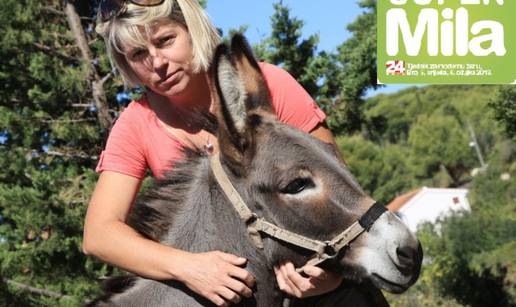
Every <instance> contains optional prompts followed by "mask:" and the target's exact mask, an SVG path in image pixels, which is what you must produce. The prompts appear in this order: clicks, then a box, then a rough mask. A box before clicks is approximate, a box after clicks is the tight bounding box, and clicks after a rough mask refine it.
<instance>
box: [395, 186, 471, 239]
mask: <svg viewBox="0 0 516 307" xmlns="http://www.w3.org/2000/svg"><path fill="white" fill-rule="evenodd" d="M466 194H468V190H466V189H438V188H427V187H423V188H420V189H417V190H414V191H411V192H408V193H405V194H403V195H400V196H398V197H396V198H395V199H394V200H393V201H391V202H390V203H389V204H388V205H387V208H388V209H389V211H391V212H394V213H396V215H398V216H399V217H400V218H401V220H402V221H403V222H404V223H405V224H407V226H408V227H409V229H410V230H411V231H413V232H415V231H416V230H417V227H418V226H419V225H420V224H422V223H424V222H431V223H435V222H436V221H437V219H438V218H439V217H443V216H447V215H450V214H452V213H454V212H460V211H471V207H470V206H469V202H468V199H467V198H466Z"/></svg>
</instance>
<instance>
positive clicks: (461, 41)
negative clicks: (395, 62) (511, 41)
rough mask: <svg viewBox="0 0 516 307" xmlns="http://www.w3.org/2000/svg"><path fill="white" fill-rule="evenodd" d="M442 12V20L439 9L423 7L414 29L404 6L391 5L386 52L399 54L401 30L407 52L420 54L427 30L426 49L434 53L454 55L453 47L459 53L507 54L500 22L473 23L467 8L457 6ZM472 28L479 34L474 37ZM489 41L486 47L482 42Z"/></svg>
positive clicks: (480, 54)
mask: <svg viewBox="0 0 516 307" xmlns="http://www.w3.org/2000/svg"><path fill="white" fill-rule="evenodd" d="M441 15H442V18H441V20H442V22H440V21H439V19H440V18H439V11H438V10H436V9H422V10H421V12H420V13H419V16H418V22H417V24H416V28H415V31H414V33H411V31H410V25H409V22H408V20H407V12H406V11H405V10H404V9H397V8H394V9H390V10H389V11H388V12H387V54H388V55H390V56H395V55H398V52H399V48H398V47H399V43H400V40H399V32H401V34H402V38H403V40H402V41H403V43H404V46H405V49H406V50H407V54H408V55H412V56H416V55H418V54H419V51H420V50H421V43H422V41H423V36H424V35H425V34H426V37H427V52H428V55H431V56H437V55H439V51H440V52H441V53H440V54H441V55H444V56H450V55H453V54H454V51H455V54H456V55H460V56H465V55H467V54H468V51H469V52H471V53H472V54H474V55H476V56H487V55H489V54H491V53H495V54H496V55H497V56H503V55H505V53H506V50H505V45H504V29H503V26H502V24H500V23H499V22H496V21H492V20H483V21H477V22H475V23H474V24H473V25H472V26H471V27H470V26H469V15H468V10H466V9H465V8H463V7H461V8H459V9H457V12H456V13H454V11H453V10H452V9H450V8H446V9H444V10H442V12H441ZM454 19H455V20H454ZM439 23H440V24H439ZM400 30H401V31H400ZM485 30H488V32H487V34H483V35H480V33H481V32H485ZM470 31H471V33H472V34H473V35H477V36H475V37H473V38H472V39H471V40H470V38H469V33H470ZM439 37H440V38H441V39H439ZM455 42H457V43H455ZM486 43H487V47H483V46H482V45H483V44H486ZM439 44H440V45H441V46H440V48H439Z"/></svg>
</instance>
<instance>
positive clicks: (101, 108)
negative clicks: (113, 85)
mask: <svg viewBox="0 0 516 307" xmlns="http://www.w3.org/2000/svg"><path fill="white" fill-rule="evenodd" d="M64 12H65V14H66V19H67V20H68V25H69V26H70V29H71V31H72V33H73V35H74V37H75V41H76V42H77V45H78V46H79V49H80V50H81V56H82V60H83V66H84V70H85V72H86V75H87V77H88V80H90V82H91V89H92V96H93V100H94V101H95V107H96V108H97V119H98V121H99V123H100V126H101V127H102V129H103V130H105V131H108V130H109V129H110V128H111V125H112V123H113V118H112V116H111V115H110V114H109V106H108V103H107V99H106V93H105V92H104V82H105V81H106V80H107V78H106V77H105V78H101V77H100V76H99V74H98V73H97V70H96V69H95V67H94V66H93V64H92V61H93V58H92V56H91V51H90V47H89V46H88V41H87V39H86V35H85V33H84V30H83V28H82V24H81V18H80V17H79V14H77V10H76V9H75V5H74V4H73V2H72V1H65V8H64Z"/></svg>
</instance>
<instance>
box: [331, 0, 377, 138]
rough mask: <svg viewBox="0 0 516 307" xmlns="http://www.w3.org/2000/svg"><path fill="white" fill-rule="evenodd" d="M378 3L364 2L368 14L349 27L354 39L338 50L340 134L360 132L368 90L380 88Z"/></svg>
mask: <svg viewBox="0 0 516 307" xmlns="http://www.w3.org/2000/svg"><path fill="white" fill-rule="evenodd" d="M376 2H377V1H376V0H361V1H360V2H359V6H360V7H362V8H364V9H365V10H366V11H365V13H363V14H362V15H359V16H358V17H357V19H356V20H355V21H353V22H352V23H351V24H349V25H348V26H347V29H348V31H350V32H351V33H352V37H351V38H350V39H348V40H346V41H345V42H343V43H342V44H341V45H340V46H339V47H338V51H339V52H338V55H337V61H338V67H340V68H341V69H340V70H339V73H338V75H337V76H330V77H332V78H335V77H337V78H338V80H339V87H340V89H341V90H340V93H339V96H338V97H337V99H335V101H334V102H333V106H332V108H333V107H335V108H336V110H338V111H336V112H337V114H336V117H337V120H336V121H335V123H334V124H333V126H334V127H335V128H334V129H335V130H336V131H339V132H348V133H349V132H354V131H359V130H360V129H361V127H362V124H363V120H364V119H363V105H364V100H363V97H364V95H365V93H366V92H367V90H369V89H376V88H377V87H378V86H379V85H378V84H377V83H376V82H377V79H378V78H377V76H376Z"/></svg>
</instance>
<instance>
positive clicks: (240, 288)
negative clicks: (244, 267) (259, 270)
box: [226, 276, 253, 297]
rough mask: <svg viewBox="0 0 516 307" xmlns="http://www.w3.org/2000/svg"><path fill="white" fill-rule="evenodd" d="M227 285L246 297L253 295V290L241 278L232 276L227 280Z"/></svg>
mask: <svg viewBox="0 0 516 307" xmlns="http://www.w3.org/2000/svg"><path fill="white" fill-rule="evenodd" d="M226 287H228V288H229V289H231V290H232V291H234V292H236V293H237V294H240V295H243V296H244V297H251V296H252V295H253V291H252V290H251V289H250V288H249V287H247V286H246V284H244V283H243V282H241V281H240V280H237V279H234V278H231V276H230V277H229V278H228V280H227V281H226Z"/></svg>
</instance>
